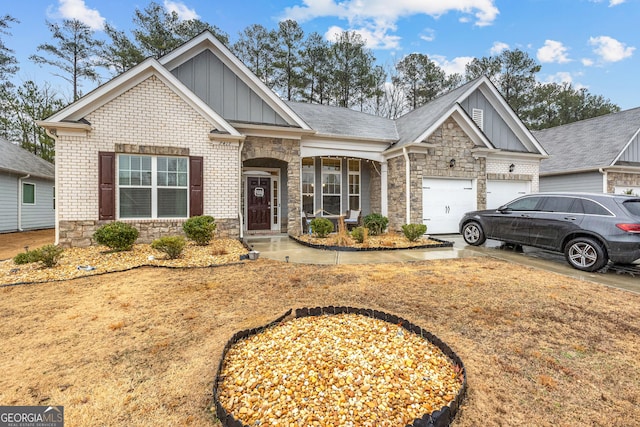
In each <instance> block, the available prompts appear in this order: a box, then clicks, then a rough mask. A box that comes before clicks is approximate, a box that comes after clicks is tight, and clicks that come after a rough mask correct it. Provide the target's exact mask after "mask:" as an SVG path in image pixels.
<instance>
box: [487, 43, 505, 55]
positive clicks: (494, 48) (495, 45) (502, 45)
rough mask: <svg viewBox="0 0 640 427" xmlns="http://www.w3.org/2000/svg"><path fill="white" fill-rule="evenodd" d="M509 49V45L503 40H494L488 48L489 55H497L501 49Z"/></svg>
mask: <svg viewBox="0 0 640 427" xmlns="http://www.w3.org/2000/svg"><path fill="white" fill-rule="evenodd" d="M507 49H509V45H508V44H506V43H503V42H494V43H493V46H491V49H490V50H489V54H490V55H499V54H500V53H502V51H503V50H507Z"/></svg>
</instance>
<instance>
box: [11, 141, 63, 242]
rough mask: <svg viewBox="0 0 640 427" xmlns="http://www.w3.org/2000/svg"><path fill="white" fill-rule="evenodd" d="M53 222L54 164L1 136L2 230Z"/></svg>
mask: <svg viewBox="0 0 640 427" xmlns="http://www.w3.org/2000/svg"><path fill="white" fill-rule="evenodd" d="M54 225H55V196H54V166H53V165H52V164H51V163H49V162H47V161H46V160H44V159H42V158H40V157H38V156H36V155H35V154H32V153H30V152H28V151H27V150H25V149H23V148H21V147H20V146H18V145H16V144H13V143H11V142H9V141H7V140H5V139H2V138H0V233H10V232H14V231H24V230H36V229H41V228H53V226H54Z"/></svg>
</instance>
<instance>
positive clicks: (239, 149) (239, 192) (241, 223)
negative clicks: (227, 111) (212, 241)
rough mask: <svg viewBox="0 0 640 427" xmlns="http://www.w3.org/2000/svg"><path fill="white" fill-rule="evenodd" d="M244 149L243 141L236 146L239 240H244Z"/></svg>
mask: <svg viewBox="0 0 640 427" xmlns="http://www.w3.org/2000/svg"><path fill="white" fill-rule="evenodd" d="M243 147H244V140H242V141H240V145H239V146H238V166H239V167H238V183H239V184H240V188H239V190H240V191H238V220H239V221H240V240H242V239H243V238H244V217H243V215H242V148H243Z"/></svg>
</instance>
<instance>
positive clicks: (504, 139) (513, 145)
mask: <svg viewBox="0 0 640 427" xmlns="http://www.w3.org/2000/svg"><path fill="white" fill-rule="evenodd" d="M460 105H462V108H463V109H464V110H465V111H466V112H467V114H469V117H472V114H473V109H474V108H477V109H480V110H482V111H483V122H484V123H483V125H484V126H483V127H484V129H482V131H483V132H484V133H485V135H487V137H488V138H489V140H490V141H491V143H492V144H493V145H494V146H495V147H496V148H500V149H502V150H508V151H519V152H525V153H526V152H528V150H527V148H526V147H525V146H524V145H522V142H520V140H519V139H518V137H517V136H516V135H515V134H514V133H513V131H512V130H511V128H510V127H509V125H507V123H505V121H504V120H503V119H502V117H501V116H500V114H498V112H497V111H496V110H495V108H493V106H492V105H491V103H490V102H489V101H488V100H487V98H485V96H484V95H483V94H482V92H480V91H479V90H476V91H475V92H473V93H472V94H471V95H469V96H468V97H467V99H465V100H464V101H463V102H462V103H461V104H460Z"/></svg>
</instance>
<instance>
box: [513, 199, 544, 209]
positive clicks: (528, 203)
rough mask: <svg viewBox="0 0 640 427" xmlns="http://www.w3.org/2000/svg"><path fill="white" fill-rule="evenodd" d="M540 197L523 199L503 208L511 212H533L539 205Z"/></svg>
mask: <svg viewBox="0 0 640 427" xmlns="http://www.w3.org/2000/svg"><path fill="white" fill-rule="evenodd" d="M541 200H542V197H523V198H522V199H518V200H516V201H514V202H512V203H509V204H508V205H506V206H505V209H508V210H512V211H535V210H539V209H536V206H538V205H539V204H540V201H541Z"/></svg>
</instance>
